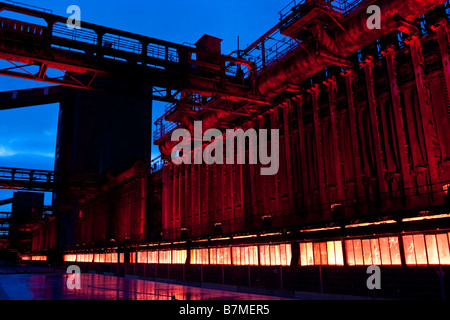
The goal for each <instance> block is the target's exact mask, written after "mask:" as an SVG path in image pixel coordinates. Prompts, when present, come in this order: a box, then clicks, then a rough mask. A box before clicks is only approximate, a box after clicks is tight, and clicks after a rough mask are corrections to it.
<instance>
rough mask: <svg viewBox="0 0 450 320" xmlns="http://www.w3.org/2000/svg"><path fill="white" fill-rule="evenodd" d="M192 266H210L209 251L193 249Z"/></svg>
mask: <svg viewBox="0 0 450 320" xmlns="http://www.w3.org/2000/svg"><path fill="white" fill-rule="evenodd" d="M191 264H203V265H207V264H209V250H208V249H193V250H191Z"/></svg>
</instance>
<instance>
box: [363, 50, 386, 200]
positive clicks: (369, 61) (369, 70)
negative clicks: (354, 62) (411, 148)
mask: <svg viewBox="0 0 450 320" xmlns="http://www.w3.org/2000/svg"><path fill="white" fill-rule="evenodd" d="M362 65H363V67H364V72H365V76H366V86H367V98H368V102H369V113H370V127H371V131H372V139H373V148H374V151H375V165H376V170H377V180H378V189H379V192H380V198H381V200H382V195H383V194H384V193H385V191H386V180H385V178H384V170H385V169H384V165H383V153H382V150H381V138H380V131H379V130H378V115H377V101H376V98H375V92H374V84H373V68H374V64H373V58H372V57H371V56H368V57H367V58H366V60H365V61H364V62H363V63H362Z"/></svg>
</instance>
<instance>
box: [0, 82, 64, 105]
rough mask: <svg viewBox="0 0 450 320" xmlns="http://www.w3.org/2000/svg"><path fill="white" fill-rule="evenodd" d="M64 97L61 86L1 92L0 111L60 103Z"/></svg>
mask: <svg viewBox="0 0 450 320" xmlns="http://www.w3.org/2000/svg"><path fill="white" fill-rule="evenodd" d="M63 96H64V88H63V87H61V86H53V87H44V88H36V89H25V90H14V91H4V92H0V110H9V109H17V108H24V107H31V106H39V105H44V104H51V103H58V102H60V101H61V99H62V98H63Z"/></svg>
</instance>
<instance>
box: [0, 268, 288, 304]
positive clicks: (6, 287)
mask: <svg viewBox="0 0 450 320" xmlns="http://www.w3.org/2000/svg"><path fill="white" fill-rule="evenodd" d="M3 271H4V270H3ZM9 271H13V269H11V270H9ZM31 271H32V270H28V272H31ZM47 271H49V272H50V270H47ZM80 279H81V289H80V290H69V289H68V288H67V285H66V282H67V275H66V274H64V273H62V272H56V273H46V274H43V273H36V274H32V273H24V274H21V273H20V272H15V273H13V272H8V273H7V274H2V270H1V269H0V300H172V299H176V300H280V299H281V298H278V297H270V296H265V295H257V294H247V293H239V292H228V291H222V290H215V289H206V288H198V287H190V286H183V285H176V284H169V283H160V282H154V281H148V280H142V279H135V278H124V277H117V276H109V275H101V274H92V273H85V274H81V277H80Z"/></svg>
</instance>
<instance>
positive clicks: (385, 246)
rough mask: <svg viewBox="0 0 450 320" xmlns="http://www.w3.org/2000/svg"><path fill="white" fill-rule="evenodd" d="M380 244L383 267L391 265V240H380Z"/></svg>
mask: <svg viewBox="0 0 450 320" xmlns="http://www.w3.org/2000/svg"><path fill="white" fill-rule="evenodd" d="M378 241H379V244H380V257H381V264H382V265H391V264H392V261H391V253H390V248H389V238H380V239H378Z"/></svg>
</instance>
